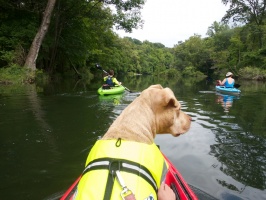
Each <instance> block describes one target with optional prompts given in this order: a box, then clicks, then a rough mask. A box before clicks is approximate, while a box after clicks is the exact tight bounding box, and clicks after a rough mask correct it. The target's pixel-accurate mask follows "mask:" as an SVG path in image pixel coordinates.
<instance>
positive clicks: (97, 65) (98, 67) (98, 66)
mask: <svg viewBox="0 0 266 200" xmlns="http://www.w3.org/2000/svg"><path fill="white" fill-rule="evenodd" d="M95 66H96V68H97V69H100V70H102V71H103V72H104V73H106V74H109V73H108V72H107V71H105V70H104V69H103V68H102V67H101V66H100V65H99V64H96V65H95ZM121 86H122V87H124V88H125V89H126V90H127V91H129V92H130V93H132V91H131V90H130V89H128V88H127V87H125V86H124V85H122V84H121Z"/></svg>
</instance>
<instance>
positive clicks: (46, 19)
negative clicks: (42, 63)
mask: <svg viewBox="0 0 266 200" xmlns="http://www.w3.org/2000/svg"><path fill="white" fill-rule="evenodd" d="M55 3H56V0H48V2H47V6H46V8H45V11H44V14H43V19H42V23H41V26H40V28H39V30H38V32H37V34H36V36H35V37H34V40H33V41H32V44H31V47H30V50H29V53H28V55H27V58H26V61H25V64H24V65H25V66H26V67H28V68H30V69H32V70H36V59H37V57H38V53H39V50H40V47H41V45H42V41H43V39H44V37H45V35H46V33H47V31H48V28H49V24H50V20H51V15H52V12H53V9H54V6H55Z"/></svg>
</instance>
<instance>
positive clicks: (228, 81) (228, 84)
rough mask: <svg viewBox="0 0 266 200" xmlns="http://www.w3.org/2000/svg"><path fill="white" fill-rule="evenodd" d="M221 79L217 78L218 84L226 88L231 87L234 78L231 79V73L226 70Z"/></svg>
mask: <svg viewBox="0 0 266 200" xmlns="http://www.w3.org/2000/svg"><path fill="white" fill-rule="evenodd" d="M225 77H226V78H225V79H224V80H223V81H220V80H218V83H219V85H221V86H225V87H226V88H233V87H234V84H235V79H233V78H232V77H233V73H232V72H227V73H226V75H225Z"/></svg>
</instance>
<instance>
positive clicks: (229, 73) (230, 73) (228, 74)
mask: <svg viewBox="0 0 266 200" xmlns="http://www.w3.org/2000/svg"><path fill="white" fill-rule="evenodd" d="M232 75H233V73H232V72H227V74H226V75H225V76H226V77H228V76H232Z"/></svg>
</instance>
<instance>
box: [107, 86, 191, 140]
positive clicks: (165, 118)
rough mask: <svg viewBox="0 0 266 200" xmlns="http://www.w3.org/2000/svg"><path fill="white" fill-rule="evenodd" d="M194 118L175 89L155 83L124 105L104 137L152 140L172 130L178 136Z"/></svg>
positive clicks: (187, 128) (188, 126) (186, 129)
mask: <svg viewBox="0 0 266 200" xmlns="http://www.w3.org/2000/svg"><path fill="white" fill-rule="evenodd" d="M190 121H191V117H190V116H188V115H187V114H185V113H184V112H183V111H181V105H180V103H179V102H178V101H177V99H176V98H175V95H174V93H173V92H172V90H170V89H169V88H163V87H162V86H161V85H152V86H150V87H149V88H147V89H146V90H144V91H143V92H142V93H141V94H140V96H139V97H137V98H136V99H135V100H134V101H133V102H132V103H131V104H130V105H129V106H128V107H127V108H125V109H124V111H123V112H122V113H121V114H120V116H119V117H118V118H117V119H116V120H115V121H114V122H113V124H112V125H111V126H110V128H109V130H108V131H107V132H106V134H105V135H104V137H103V139H117V138H121V139H124V140H129V141H135V142H143V143H146V144H152V143H153V140H154V138H155V136H156V134H163V133H171V134H172V135H173V136H175V137H176V136H179V135H180V134H183V133H185V132H187V131H188V130H189V128H190Z"/></svg>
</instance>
